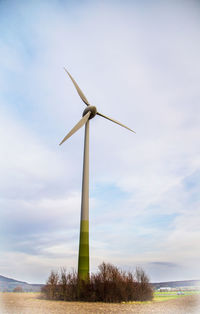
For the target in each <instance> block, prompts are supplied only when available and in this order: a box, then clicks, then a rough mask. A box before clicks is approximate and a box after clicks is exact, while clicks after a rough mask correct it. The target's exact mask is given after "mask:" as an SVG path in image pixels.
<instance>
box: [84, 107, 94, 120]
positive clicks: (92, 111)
mask: <svg viewBox="0 0 200 314" xmlns="http://www.w3.org/2000/svg"><path fill="white" fill-rule="evenodd" d="M88 112H90V117H89V120H90V119H92V118H94V117H95V116H96V114H97V108H96V107H95V106H87V107H86V108H85V110H84V111H83V117H84V116H85V115H86V114H87V113H88Z"/></svg>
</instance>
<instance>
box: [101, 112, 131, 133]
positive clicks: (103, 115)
mask: <svg viewBox="0 0 200 314" xmlns="http://www.w3.org/2000/svg"><path fill="white" fill-rule="evenodd" d="M97 114H98V115H99V116H101V117H103V118H105V119H108V120H110V121H112V122H114V123H117V124H119V125H121V126H123V127H124V128H126V129H128V130H129V131H131V132H133V133H136V132H135V131H133V130H131V129H129V128H128V127H127V126H125V125H124V124H122V123H120V122H118V121H116V120H113V119H111V118H109V117H107V116H104V115H103V114H102V113H99V112H97Z"/></svg>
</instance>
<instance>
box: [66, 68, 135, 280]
mask: <svg viewBox="0 0 200 314" xmlns="http://www.w3.org/2000/svg"><path fill="white" fill-rule="evenodd" d="M64 70H65V71H66V73H67V74H68V75H69V77H70V79H71V80H72V82H73V84H74V86H75V88H76V90H77V92H78V94H79V96H80V97H81V99H82V101H83V102H84V103H85V104H86V106H87V107H86V108H85V110H84V111H83V117H82V119H81V120H80V121H79V122H78V123H77V124H76V125H75V126H74V127H73V129H72V130H71V131H70V132H69V133H68V134H67V135H66V136H65V137H64V139H63V140H62V142H61V143H60V145H61V144H63V143H64V142H65V141H66V140H67V139H68V138H69V137H71V136H72V135H73V134H74V133H75V132H76V131H78V130H79V129H80V128H81V127H82V126H83V125H84V124H85V139H84V156H83V177H82V199H81V219H80V239H79V257H78V278H79V280H88V279H89V120H90V119H92V118H94V117H95V116H96V115H98V116H101V117H103V118H105V119H108V120H110V121H112V122H114V123H117V124H119V125H121V126H122V127H124V128H126V129H128V130H129V131H131V132H134V131H133V130H131V129H129V128H128V127H127V126H125V125H124V124H122V123H120V122H118V121H116V120H113V119H111V118H109V117H107V116H105V115H103V114H102V113H100V112H98V111H97V109H96V107H95V106H91V105H90V103H89V101H88V100H87V98H86V97H85V95H84V94H83V92H82V91H81V89H80V88H79V86H78V84H77V83H76V81H75V80H74V79H73V77H72V76H71V74H70V73H69V72H68V71H67V70H66V69H65V68H64ZM134 133H135V132H134Z"/></svg>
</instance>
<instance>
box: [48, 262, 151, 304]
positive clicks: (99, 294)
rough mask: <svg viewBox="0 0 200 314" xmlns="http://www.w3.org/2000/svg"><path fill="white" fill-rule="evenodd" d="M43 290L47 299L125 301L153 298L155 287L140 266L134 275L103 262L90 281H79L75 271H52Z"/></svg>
mask: <svg viewBox="0 0 200 314" xmlns="http://www.w3.org/2000/svg"><path fill="white" fill-rule="evenodd" d="M42 292H43V294H44V295H45V297H46V298H47V299H51V300H65V301H76V300H81V301H91V302H97V301H98V302H122V301H145V300H151V299H152V298H153V290H152V288H151V285H150V284H149V279H148V277H147V275H146V273H145V272H144V270H143V269H141V268H137V269H136V272H135V275H133V274H132V273H131V272H125V271H122V270H120V269H119V268H118V267H116V266H114V265H112V264H109V263H108V264H106V263H102V264H101V265H100V266H99V267H98V272H97V273H96V274H92V275H91V277H90V280H89V281H78V275H77V272H74V271H73V272H71V273H66V270H65V269H61V271H60V274H58V273H55V272H51V274H50V277H49V279H48V281H47V284H46V285H45V286H44V287H43V289H42Z"/></svg>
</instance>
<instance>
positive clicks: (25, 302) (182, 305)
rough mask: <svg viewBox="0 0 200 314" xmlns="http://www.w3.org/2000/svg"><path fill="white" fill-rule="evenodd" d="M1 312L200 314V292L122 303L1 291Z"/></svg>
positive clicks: (157, 296) (38, 313) (159, 296)
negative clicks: (59, 299)
mask: <svg viewBox="0 0 200 314" xmlns="http://www.w3.org/2000/svg"><path fill="white" fill-rule="evenodd" d="M0 304H1V308H0V313H1V314H66V313H69V314H75V313H81V314H87V313H118V314H120V313H127V314H128V313H135V314H136V313H137V314H147V313H159V314H162V313H163V314H164V313H165V314H168V313H169V314H170V313H171V314H172V313H173V314H176V313H178V314H188V313H190V314H199V313H200V307H199V306H200V296H199V295H194V294H193V295H188V296H185V295H180V296H178V295H174V296H170V295H169V294H168V295H167V294H166V295H165V296H161V295H156V296H155V299H154V300H153V301H152V302H144V303H142V302H131V303H121V304H108V303H88V302H63V301H48V300H43V299H41V298H40V294H39V293H7V292H6V293H0Z"/></svg>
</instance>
